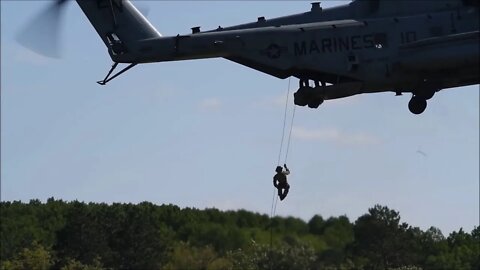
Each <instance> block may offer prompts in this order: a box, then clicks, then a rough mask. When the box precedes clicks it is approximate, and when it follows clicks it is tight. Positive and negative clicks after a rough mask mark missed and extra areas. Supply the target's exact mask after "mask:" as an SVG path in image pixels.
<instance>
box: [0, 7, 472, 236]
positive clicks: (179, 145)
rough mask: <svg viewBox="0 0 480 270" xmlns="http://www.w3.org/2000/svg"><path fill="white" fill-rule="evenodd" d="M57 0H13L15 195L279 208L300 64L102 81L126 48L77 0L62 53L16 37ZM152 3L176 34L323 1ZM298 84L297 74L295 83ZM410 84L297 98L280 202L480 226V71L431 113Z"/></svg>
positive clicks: (294, 212)
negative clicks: (315, 99) (107, 40)
mask: <svg viewBox="0 0 480 270" xmlns="http://www.w3.org/2000/svg"><path fill="white" fill-rule="evenodd" d="M343 3H348V1H323V2H322V5H323V6H324V7H329V6H335V5H340V4H343ZM47 4H48V3H47V2H46V1H1V27H2V29H1V30H2V32H1V79H2V80H1V113H2V114H1V146H2V147H1V161H2V164H1V165H2V170H1V199H2V201H11V200H22V201H26V202H28V200H30V199H34V198H38V199H40V200H46V199H47V198H49V197H55V198H57V199H63V200H75V199H77V200H80V201H86V202H90V201H93V202H107V203H112V202H132V203H138V202H142V201H150V202H153V203H155V204H170V203H171V204H176V205H179V206H181V207H196V208H200V209H203V208H211V207H215V208H219V209H222V210H227V209H247V210H251V211H255V212H260V213H266V214H269V213H270V207H271V203H272V195H273V191H274V189H273V186H272V176H273V174H274V169H275V166H276V165H277V164H276V163H277V157H278V153H279V149H280V141H281V138H282V124H283V115H284V106H285V98H286V93H287V87H288V79H287V80H280V79H277V78H274V77H271V76H269V75H266V74H262V73H259V72H257V71H254V70H251V69H248V68H246V67H243V66H240V65H238V64H235V63H231V62H228V61H227V60H223V59H211V60H198V61H184V62H175V63H158V64H148V65H141V66H137V67H135V68H134V69H132V70H130V71H129V72H127V73H126V74H124V75H122V77H120V78H118V79H116V80H114V81H112V82H111V83H110V84H108V85H107V86H104V87H102V86H99V85H97V84H96V83H95V81H97V80H100V79H102V78H103V77H104V76H105V74H106V72H107V71H108V69H109V68H110V65H111V60H110V58H109V56H108V54H107V51H106V48H105V47H104V45H103V43H102V42H101V40H100V38H99V37H98V36H97V34H96V32H95V31H94V29H93V27H92V26H91V25H90V24H89V22H88V20H87V19H86V17H85V16H84V15H83V13H82V11H81V10H80V8H79V7H78V6H77V5H76V3H73V2H72V3H70V4H69V5H68V7H67V8H66V13H65V16H64V19H65V20H64V21H63V31H62V33H63V37H62V40H63V48H64V50H63V58H62V59H59V60H58V59H49V58H45V57H42V56H40V55H37V54H35V53H33V52H30V51H29V50H27V49H25V48H23V47H21V46H19V45H18V44H17V43H16V42H15V35H16V34H17V33H18V31H19V30H20V29H21V28H22V27H23V26H24V25H25V24H26V22H27V21H28V20H29V19H31V18H32V16H33V15H34V14H36V13H38V12H39V11H40V10H41V9H43V8H44V7H45V6H46V5H47ZM141 5H142V6H148V7H150V13H149V15H148V19H149V20H150V21H151V23H152V24H153V25H154V26H155V27H156V28H157V29H158V30H159V32H161V33H162V34H164V35H176V34H177V33H189V32H190V27H192V26H198V25H201V26H202V29H211V28H216V27H218V26H219V25H222V26H228V25H234V24H238V23H243V22H249V21H255V20H256V18H257V17H259V16H265V17H266V18H267V19H268V18H272V17H275V16H281V15H287V14H291V13H299V12H305V11H308V10H309V9H310V4H309V1H295V2H288V1H279V2H275V1H265V2H254V1H250V2H227V1H217V2H214V1H207V2H198V1H195V2H187V1H176V2H174V1H171V2H169V1H144V2H142V3H141ZM297 85H298V81H297V79H292V80H291V92H290V94H293V92H294V91H296V88H297ZM409 99H410V95H404V96H402V97H395V96H394V94H392V93H384V94H371V95H361V96H355V97H351V98H346V99H342V100H336V101H327V102H325V103H324V104H323V105H322V106H321V107H320V109H318V110H310V109H307V108H297V110H296V116H295V121H294V125H293V132H292V140H291V148H290V154H289V157H288V162H287V163H288V165H289V167H290V169H291V171H292V174H291V176H290V177H289V182H290V185H291V189H290V194H289V196H288V197H287V199H286V200H285V201H283V202H279V204H278V207H277V214H278V215H282V216H289V215H291V216H295V217H300V218H303V219H304V220H306V221H308V220H309V219H310V218H311V217H312V216H313V215H315V214H320V215H322V216H323V217H325V218H326V217H329V216H339V215H344V214H346V215H347V216H348V217H349V218H350V220H352V221H354V220H355V219H356V218H358V217H359V216H360V215H363V214H365V213H367V210H368V208H370V207H373V206H374V205H375V204H381V205H386V206H388V207H390V208H392V209H395V210H397V211H399V212H400V215H401V217H402V221H404V222H407V223H408V224H410V225H413V226H419V227H421V228H422V229H427V228H429V227H430V226H436V227H438V228H440V229H441V230H442V232H444V234H448V233H450V232H451V231H453V230H458V229H460V228H461V227H463V228H464V229H465V230H467V231H471V230H472V229H473V228H474V226H478V223H479V87H478V85H475V86H470V87H462V88H456V89H449V90H444V91H441V92H439V93H437V94H436V95H435V97H434V98H433V99H432V100H431V101H430V102H429V107H428V108H427V110H426V112H425V113H424V114H422V115H420V116H415V115H412V114H411V113H410V112H409V111H408V108H407V104H408V101H409ZM290 101H292V100H290ZM289 105H290V106H289V111H288V117H291V115H292V111H291V109H292V102H290V104H289ZM287 122H289V120H288V121H287ZM287 130H288V128H287ZM422 153H425V155H424V154H422ZM282 163H283V162H282Z"/></svg>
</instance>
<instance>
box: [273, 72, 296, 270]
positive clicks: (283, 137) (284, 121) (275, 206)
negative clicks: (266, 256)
mask: <svg viewBox="0 0 480 270" xmlns="http://www.w3.org/2000/svg"><path fill="white" fill-rule="evenodd" d="M290 83H291V78H290V79H289V80H288V88H287V97H286V100H285V108H284V113H283V128H282V139H281V142H280V149H279V151H278V160H277V166H280V161H281V158H282V152H283V147H284V142H285V130H286V128H287V113H288V102H289V98H290ZM295 108H296V106H295V105H293V109H292V110H293V112H292V118H291V122H290V129H289V132H288V139H287V142H286V144H287V146H286V150H285V158H284V164H286V163H287V160H288V154H289V151H290V142H291V138H292V130H293V122H294V120H295ZM276 191H277V189H276V188H275V187H274V188H273V197H272V206H271V209H270V260H272V257H271V255H272V248H273V218H274V217H275V215H276V212H277V203H278V196H276V195H277V194H276ZM271 262H272V261H271ZM271 262H270V268H272V266H273V265H272V263H271Z"/></svg>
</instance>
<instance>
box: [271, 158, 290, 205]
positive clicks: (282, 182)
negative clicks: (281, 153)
mask: <svg viewBox="0 0 480 270" xmlns="http://www.w3.org/2000/svg"><path fill="white" fill-rule="evenodd" d="M283 167H284V168H285V170H283V168H282V166H277V168H276V169H275V172H277V173H276V174H275V175H274V176H273V185H274V186H275V187H276V188H277V190H278V197H280V200H281V201H283V199H285V197H287V194H288V190H289V189H290V185H289V184H288V182H287V175H289V174H290V170H289V169H288V168H287V164H283Z"/></svg>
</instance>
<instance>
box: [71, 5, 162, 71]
mask: <svg viewBox="0 0 480 270" xmlns="http://www.w3.org/2000/svg"><path fill="white" fill-rule="evenodd" d="M77 3H78V5H79V6H80V8H81V9H82V11H83V12H84V13H85V15H86V16H87V18H88V20H89V21H90V23H91V24H92V25H93V27H94V28H95V30H96V31H97V33H98V35H99V36H100V38H101V39H102V41H103V42H104V44H105V45H106V46H107V48H108V52H109V54H110V56H111V58H112V60H113V61H114V62H123V61H121V60H122V59H125V58H129V59H134V58H135V57H134V56H133V55H132V54H135V51H136V50H135V47H136V44H137V43H138V42H139V41H141V40H146V39H152V38H159V37H161V34H160V33H159V32H158V31H157V30H156V29H155V27H153V26H152V25H151V24H150V22H149V21H148V20H147V19H146V18H145V17H144V16H143V15H142V14H141V13H140V11H138V10H137V9H136V8H135V6H134V5H133V4H132V3H131V2H130V1H128V0H98V1H90V0H77Z"/></svg>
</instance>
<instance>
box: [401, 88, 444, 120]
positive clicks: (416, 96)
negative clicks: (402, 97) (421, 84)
mask: <svg viewBox="0 0 480 270" xmlns="http://www.w3.org/2000/svg"><path fill="white" fill-rule="evenodd" d="M436 92H437V90H436V89H432V88H427V89H422V90H419V91H415V92H414V93H413V97H412V99H411V100H410V102H408V109H409V110H410V112H411V113H413V114H422V113H423V112H424V111H425V109H426V108H427V100H429V99H431V98H433V96H434V95H435V93H436Z"/></svg>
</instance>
